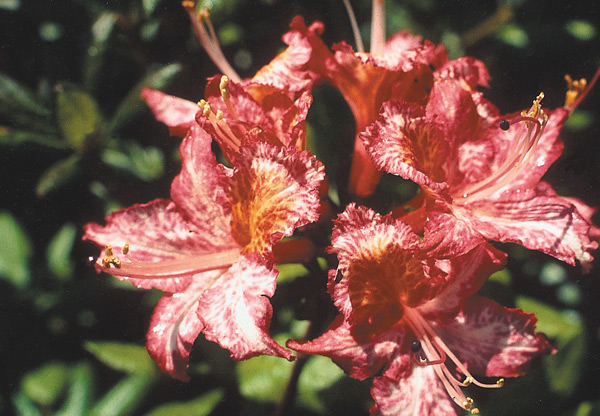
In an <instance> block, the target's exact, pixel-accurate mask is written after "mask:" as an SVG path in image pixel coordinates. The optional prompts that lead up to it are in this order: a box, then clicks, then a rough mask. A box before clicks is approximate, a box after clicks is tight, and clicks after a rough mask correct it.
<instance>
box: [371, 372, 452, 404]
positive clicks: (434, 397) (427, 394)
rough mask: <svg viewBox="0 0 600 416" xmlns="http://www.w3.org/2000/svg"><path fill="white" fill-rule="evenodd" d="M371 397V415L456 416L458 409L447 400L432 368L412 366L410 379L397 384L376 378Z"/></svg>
mask: <svg viewBox="0 0 600 416" xmlns="http://www.w3.org/2000/svg"><path fill="white" fill-rule="evenodd" d="M371 396H373V399H374V400H375V406H374V407H373V408H372V409H371V414H372V415H382V416H415V415H436V416H456V415H458V414H459V407H458V406H456V405H455V404H454V402H453V401H452V400H451V399H450V397H449V396H448V393H447V392H446V390H445V389H444V386H443V385H442V382H441V381H440V380H439V378H438V377H437V375H436V374H435V371H434V369H433V366H426V367H418V366H415V367H414V368H413V371H412V373H411V374H410V375H409V376H407V377H403V378H400V379H399V380H394V379H391V378H388V377H385V376H384V377H375V378H374V379H373V387H372V388H371Z"/></svg>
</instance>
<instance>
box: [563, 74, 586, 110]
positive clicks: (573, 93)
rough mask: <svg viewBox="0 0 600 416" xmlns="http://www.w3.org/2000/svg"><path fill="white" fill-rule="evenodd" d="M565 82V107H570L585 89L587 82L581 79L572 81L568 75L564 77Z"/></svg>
mask: <svg viewBox="0 0 600 416" xmlns="http://www.w3.org/2000/svg"><path fill="white" fill-rule="evenodd" d="M565 81H567V92H566V94H565V107H570V106H572V105H573V104H575V102H576V101H577V99H578V98H579V96H580V95H581V94H582V93H583V91H584V90H585V88H586V87H587V80H586V79H585V78H581V79H580V80H576V79H575V80H574V79H573V78H571V76H570V75H569V74H567V75H565Z"/></svg>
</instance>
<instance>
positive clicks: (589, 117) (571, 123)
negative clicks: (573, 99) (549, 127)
mask: <svg viewBox="0 0 600 416" xmlns="http://www.w3.org/2000/svg"><path fill="white" fill-rule="evenodd" d="M593 122H594V115H593V114H592V112H590V111H585V110H577V111H575V112H574V113H572V114H571V115H570V116H569V118H568V119H567V121H566V123H565V127H566V128H568V129H571V130H573V131H581V130H585V129H587V128H588V127H589V126H591V125H592V123H593Z"/></svg>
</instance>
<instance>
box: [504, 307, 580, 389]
mask: <svg viewBox="0 0 600 416" xmlns="http://www.w3.org/2000/svg"><path fill="white" fill-rule="evenodd" d="M516 305H517V307H519V308H521V309H523V310H525V311H527V312H531V313H535V315H536V317H537V318H538V323H537V327H536V330H537V331H539V332H544V333H545V334H546V335H547V336H548V337H549V338H550V339H551V340H552V341H553V343H554V345H555V346H556V348H557V350H558V352H557V353H556V354H554V355H551V356H547V357H544V368H545V370H546V374H547V380H548V384H549V385H550V388H551V389H552V391H553V392H554V393H557V394H559V395H561V396H565V397H569V396H571V395H572V393H573V392H574V390H575V388H576V387H577V383H578V382H579V380H580V378H581V375H582V374H583V366H584V360H585V355H586V353H587V341H586V334H585V330H584V328H583V327H582V325H581V323H580V322H578V321H574V320H573V319H570V315H569V314H566V313H564V312H563V313H561V312H559V311H557V310H555V309H554V308H552V307H550V306H548V305H545V304H543V303H541V302H539V301H537V300H535V299H531V298H527V297H525V296H519V297H517V300H516Z"/></svg>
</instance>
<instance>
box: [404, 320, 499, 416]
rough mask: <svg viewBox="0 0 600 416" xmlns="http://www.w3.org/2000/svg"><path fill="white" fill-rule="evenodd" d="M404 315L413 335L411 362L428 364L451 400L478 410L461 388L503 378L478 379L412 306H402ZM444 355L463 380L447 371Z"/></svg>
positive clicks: (493, 386)
mask: <svg viewBox="0 0 600 416" xmlns="http://www.w3.org/2000/svg"><path fill="white" fill-rule="evenodd" d="M404 318H405V321H406V322H407V324H408V326H410V328H411V329H412V331H413V332H414V334H415V335H416V337H417V340H415V341H413V342H412V343H411V345H410V350H411V352H412V357H413V361H414V362H415V364H417V365H419V366H432V368H433V370H434V371H435V373H436V375H437V376H438V378H439V379H440V381H441V382H442V384H443V385H444V388H445V389H446V391H447V392H448V395H449V396H450V397H451V398H452V400H453V401H454V403H456V404H457V405H458V406H460V407H462V408H463V409H465V410H468V411H469V412H471V413H472V414H478V413H479V409H477V408H476V407H473V399H471V398H470V397H467V396H465V394H464V393H463V391H462V388H463V387H467V386H469V385H471V384H475V385H476V386H479V387H483V388H499V387H502V386H503V385H504V379H503V378H501V379H499V380H498V381H496V383H494V384H485V383H481V382H479V381H478V380H477V379H476V378H475V377H473V375H471V373H470V372H469V371H468V370H467V368H466V367H465V366H464V365H463V363H462V362H461V361H460V360H459V359H458V358H457V357H456V355H454V353H453V352H452V351H451V350H450V348H448V346H447V345H446V344H445V343H444V341H443V340H442V339H441V338H440V337H439V336H438V335H437V334H436V332H435V331H434V330H433V328H432V327H431V326H430V325H429V324H428V323H427V321H426V320H425V319H423V317H422V316H421V315H420V314H419V312H417V311H416V310H415V309H412V308H405V311H404ZM448 359H450V361H452V362H453V363H454V365H455V366H456V368H457V369H458V370H459V371H460V372H462V373H463V374H464V375H465V379H464V380H463V381H460V380H458V379H457V378H456V377H455V376H454V375H453V374H452V373H451V372H450V370H449V369H448V367H447V366H446V361H447V360H448Z"/></svg>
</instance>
